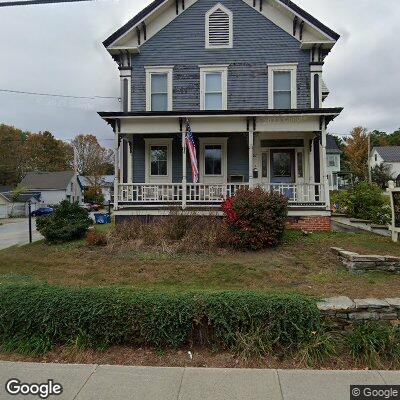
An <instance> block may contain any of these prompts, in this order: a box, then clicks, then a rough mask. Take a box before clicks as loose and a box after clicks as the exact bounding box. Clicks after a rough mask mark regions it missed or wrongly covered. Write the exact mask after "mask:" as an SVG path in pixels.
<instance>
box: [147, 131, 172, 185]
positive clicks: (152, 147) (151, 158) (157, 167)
mask: <svg viewBox="0 0 400 400" xmlns="http://www.w3.org/2000/svg"><path fill="white" fill-rule="evenodd" d="M144 140H145V183H163V182H172V139H171V138H168V139H163V138H154V139H153V138H151V139H147V138H146V139H144Z"/></svg>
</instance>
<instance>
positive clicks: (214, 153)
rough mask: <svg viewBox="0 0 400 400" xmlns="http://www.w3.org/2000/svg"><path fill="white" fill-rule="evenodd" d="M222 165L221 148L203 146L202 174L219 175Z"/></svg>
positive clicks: (218, 146) (217, 146)
mask: <svg viewBox="0 0 400 400" xmlns="http://www.w3.org/2000/svg"><path fill="white" fill-rule="evenodd" d="M221 165H222V146H221V145H218V144H216V145H205V146H204V174H205V175H221Z"/></svg>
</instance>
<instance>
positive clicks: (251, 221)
mask: <svg viewBox="0 0 400 400" xmlns="http://www.w3.org/2000/svg"><path fill="white" fill-rule="evenodd" d="M287 206H288V201H287V199H286V198H285V197H284V196H282V195H280V194H279V193H272V192H266V191H264V190H263V189H261V188H259V187H256V188H254V189H248V188H244V189H239V190H237V191H236V193H235V195H234V196H233V197H229V198H227V199H226V200H225V201H224V202H223V203H222V211H223V212H224V215H225V223H226V225H227V229H226V231H227V235H228V237H227V238H226V240H227V242H228V244H229V245H231V246H234V247H237V248H242V249H249V250H259V249H262V248H265V247H274V246H277V245H278V244H279V243H280V242H281V240H282V237H283V232H284V229H285V221H286V218H287Z"/></svg>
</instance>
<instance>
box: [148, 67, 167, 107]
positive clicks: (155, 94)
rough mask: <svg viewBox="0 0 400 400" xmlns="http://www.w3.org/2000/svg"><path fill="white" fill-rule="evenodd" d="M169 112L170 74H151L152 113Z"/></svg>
mask: <svg viewBox="0 0 400 400" xmlns="http://www.w3.org/2000/svg"><path fill="white" fill-rule="evenodd" d="M167 110H168V74H151V111H167Z"/></svg>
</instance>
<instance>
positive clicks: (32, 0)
mask: <svg viewBox="0 0 400 400" xmlns="http://www.w3.org/2000/svg"><path fill="white" fill-rule="evenodd" d="M82 1H94V0H26V1H24V0H18V1H4V2H0V7H14V6H30V5H39V4H54V3H77V2H82Z"/></svg>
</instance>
